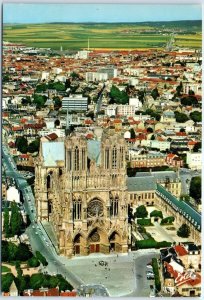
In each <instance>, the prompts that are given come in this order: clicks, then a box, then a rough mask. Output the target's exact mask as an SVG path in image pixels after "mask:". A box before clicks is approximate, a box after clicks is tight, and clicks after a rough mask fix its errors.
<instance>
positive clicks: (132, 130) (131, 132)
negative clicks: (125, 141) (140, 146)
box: [130, 128, 136, 139]
mask: <svg viewBox="0 0 204 300" xmlns="http://www.w3.org/2000/svg"><path fill="white" fill-rule="evenodd" d="M135 137H136V135H135V131H134V129H133V128H131V129H130V138H131V139H135Z"/></svg>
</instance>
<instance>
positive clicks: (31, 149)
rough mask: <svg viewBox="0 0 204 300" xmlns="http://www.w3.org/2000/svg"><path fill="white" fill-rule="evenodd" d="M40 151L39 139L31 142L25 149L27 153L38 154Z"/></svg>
mask: <svg viewBox="0 0 204 300" xmlns="http://www.w3.org/2000/svg"><path fill="white" fill-rule="evenodd" d="M39 149H40V139H39V138H38V139H36V140H35V141H32V142H31V143H30V144H29V145H28V148H27V151H28V152H29V153H34V152H39Z"/></svg>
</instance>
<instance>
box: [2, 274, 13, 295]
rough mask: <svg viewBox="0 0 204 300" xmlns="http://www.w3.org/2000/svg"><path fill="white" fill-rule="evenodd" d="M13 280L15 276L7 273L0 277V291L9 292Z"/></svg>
mask: <svg viewBox="0 0 204 300" xmlns="http://www.w3.org/2000/svg"><path fill="white" fill-rule="evenodd" d="M14 279H15V276H14V275H13V274H12V273H7V274H5V275H2V277H1V290H2V291H3V292H6V293H7V292H9V289H10V286H11V284H12V282H13V280H14Z"/></svg>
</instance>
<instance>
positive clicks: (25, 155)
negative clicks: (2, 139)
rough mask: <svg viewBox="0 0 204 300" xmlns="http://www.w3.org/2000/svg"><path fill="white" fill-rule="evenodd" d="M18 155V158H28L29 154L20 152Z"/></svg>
mask: <svg viewBox="0 0 204 300" xmlns="http://www.w3.org/2000/svg"><path fill="white" fill-rule="evenodd" d="M19 157H20V158H27V159H29V157H30V155H28V154H21V155H19Z"/></svg>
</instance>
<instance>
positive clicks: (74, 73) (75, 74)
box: [70, 72, 79, 79]
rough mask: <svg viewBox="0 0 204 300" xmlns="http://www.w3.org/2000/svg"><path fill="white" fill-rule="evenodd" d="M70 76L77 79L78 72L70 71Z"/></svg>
mask: <svg viewBox="0 0 204 300" xmlns="http://www.w3.org/2000/svg"><path fill="white" fill-rule="evenodd" d="M70 77H71V78H72V79H79V74H77V73H76V72H72V73H71V74H70Z"/></svg>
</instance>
